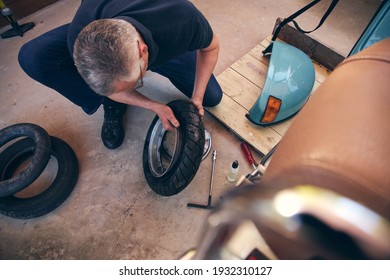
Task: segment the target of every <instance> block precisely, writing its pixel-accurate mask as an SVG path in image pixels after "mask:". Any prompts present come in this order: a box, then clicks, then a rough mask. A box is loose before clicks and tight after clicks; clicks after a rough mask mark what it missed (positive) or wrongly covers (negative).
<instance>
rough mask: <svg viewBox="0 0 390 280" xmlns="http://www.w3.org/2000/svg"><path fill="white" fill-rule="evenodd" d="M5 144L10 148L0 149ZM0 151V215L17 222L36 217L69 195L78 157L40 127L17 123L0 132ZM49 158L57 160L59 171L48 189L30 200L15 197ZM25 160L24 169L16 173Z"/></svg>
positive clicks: (72, 187)
mask: <svg viewBox="0 0 390 280" xmlns="http://www.w3.org/2000/svg"><path fill="white" fill-rule="evenodd" d="M21 137H23V138H22V139H20V140H17V141H14V142H13V143H11V141H12V140H15V139H18V138H21ZM6 144H9V145H8V146H7V147H6V148H4V149H3V150H2V149H1V148H2V147H3V146H5V145H6ZM0 151H1V153H0V213H1V214H3V215H6V216H9V217H13V218H19V219H32V218H37V217H40V216H43V215H45V214H47V213H49V212H51V211H53V210H54V209H56V208H57V207H58V206H60V205H61V204H62V203H63V202H64V201H65V200H66V199H67V198H68V197H69V195H70V194H71V193H72V191H73V189H74V187H75V185H76V182H77V179H78V161H77V157H76V155H75V153H74V151H73V150H72V148H71V147H70V146H69V145H68V144H67V143H66V142H64V141H63V140H61V139H59V138H57V137H54V136H50V135H49V134H48V133H47V132H46V131H45V130H44V129H43V128H41V127H40V126H38V125H36V124H31V123H20V124H15V125H12V126H9V127H6V128H4V129H2V130H0ZM51 157H55V158H56V160H57V163H58V170H57V174H56V176H55V179H54V180H53V181H52V183H51V184H50V186H49V187H47V188H46V189H45V190H44V191H43V192H41V193H39V194H38V195H35V196H33V197H27V198H20V197H18V196H15V194H17V193H18V192H20V191H22V190H24V189H26V188H27V187H29V186H30V185H31V184H32V183H33V182H35V181H36V179H37V178H38V177H39V176H40V175H41V174H42V173H43V171H44V170H45V169H46V167H47V165H48V163H49V160H50V158H51ZM27 159H28V160H29V161H28V164H27V166H26V167H25V168H24V169H23V170H21V171H18V169H19V168H20V166H21V164H22V163H23V162H26V160H27Z"/></svg>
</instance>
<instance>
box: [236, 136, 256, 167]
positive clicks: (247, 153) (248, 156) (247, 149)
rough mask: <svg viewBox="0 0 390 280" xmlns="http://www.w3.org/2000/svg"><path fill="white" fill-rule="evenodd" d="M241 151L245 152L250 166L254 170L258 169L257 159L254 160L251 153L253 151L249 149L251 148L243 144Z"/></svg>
mask: <svg viewBox="0 0 390 280" xmlns="http://www.w3.org/2000/svg"><path fill="white" fill-rule="evenodd" d="M240 146H241V150H242V151H243V152H244V155H245V158H246V160H247V161H248V162H249V164H252V166H253V168H254V169H257V166H256V164H255V159H254V158H253V155H252V153H251V150H250V149H249V146H248V144H247V143H245V142H241V145H240Z"/></svg>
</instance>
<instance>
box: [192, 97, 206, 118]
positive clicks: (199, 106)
mask: <svg viewBox="0 0 390 280" xmlns="http://www.w3.org/2000/svg"><path fill="white" fill-rule="evenodd" d="M191 102H192V104H194V106H195V108H196V110H197V111H198V114H199V116H201V117H202V118H203V117H204V109H203V105H202V100H200V99H195V98H193V99H191Z"/></svg>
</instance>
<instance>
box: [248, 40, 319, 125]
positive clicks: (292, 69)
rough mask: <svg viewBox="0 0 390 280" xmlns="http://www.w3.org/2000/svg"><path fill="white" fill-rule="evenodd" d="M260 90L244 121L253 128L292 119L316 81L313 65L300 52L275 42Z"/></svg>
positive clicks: (268, 51) (266, 52)
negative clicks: (253, 126)
mask: <svg viewBox="0 0 390 280" xmlns="http://www.w3.org/2000/svg"><path fill="white" fill-rule="evenodd" d="M271 52H272V54H271V58H270V62H269V67H268V71H267V76H266V80H265V83H264V87H263V90H262V92H261V94H260V96H259V97H258V99H257V101H256V102H255V104H254V105H253V106H252V108H251V109H250V110H249V112H248V114H246V117H247V118H248V120H250V121H251V122H252V123H254V124H256V125H261V126H265V125H270V124H274V123H277V122H280V121H283V120H285V119H287V118H289V117H291V116H293V115H295V114H296V113H297V112H298V111H299V110H300V109H301V108H302V106H303V105H304V104H305V103H306V101H307V100H308V98H309V96H310V93H311V91H312V89H313V85H314V80H315V71H314V65H313V63H312V61H311V60H310V58H309V57H308V56H307V55H306V54H305V53H304V52H302V51H301V50H299V49H297V48H295V47H293V46H291V45H288V44H285V43H282V42H279V41H274V42H272V43H271V45H269V46H268V47H267V49H266V50H265V52H264V54H265V55H268V54H270V53H271Z"/></svg>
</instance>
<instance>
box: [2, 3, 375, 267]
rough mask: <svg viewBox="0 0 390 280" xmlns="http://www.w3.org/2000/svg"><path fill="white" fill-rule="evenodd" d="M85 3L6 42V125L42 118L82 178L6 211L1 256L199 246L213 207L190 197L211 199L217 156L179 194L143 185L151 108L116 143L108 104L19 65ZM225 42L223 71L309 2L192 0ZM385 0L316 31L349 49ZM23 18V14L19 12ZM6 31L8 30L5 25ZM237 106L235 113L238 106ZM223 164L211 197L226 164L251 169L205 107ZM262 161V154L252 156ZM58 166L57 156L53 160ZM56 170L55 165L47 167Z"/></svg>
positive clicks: (151, 82) (148, 82)
mask: <svg viewBox="0 0 390 280" xmlns="http://www.w3.org/2000/svg"><path fill="white" fill-rule="evenodd" d="M79 2H80V1H78V0H62V1H59V2H57V3H55V4H53V5H51V6H49V7H47V8H45V9H43V10H41V11H38V12H36V13H35V14H33V15H31V16H29V17H27V18H24V19H19V22H20V23H24V22H28V21H34V22H35V23H36V27H35V28H34V29H33V30H30V31H28V32H27V33H26V34H25V35H24V36H23V37H15V38H10V39H2V40H0V128H3V127H6V126H9V125H12V124H15V123H21V122H32V123H36V124H38V125H40V126H42V127H43V128H45V129H46V130H47V131H48V132H49V134H51V135H54V136H57V137H59V138H61V139H63V140H65V141H66V142H67V143H68V144H70V145H71V146H72V148H73V149H74V151H75V152H76V154H77V157H78V160H79V165H80V175H79V179H78V182H77V185H76V187H75V190H74V191H73V193H72V194H71V196H70V197H69V198H68V199H67V200H66V201H65V203H64V204H62V205H61V206H60V207H59V208H57V209H56V210H55V211H53V212H51V213H49V214H48V215H46V216H43V217H40V218H36V219H32V220H18V219H13V218H9V217H6V216H0V259H177V258H179V257H180V256H181V255H182V254H183V253H184V252H185V251H186V250H188V249H190V248H192V247H195V246H196V244H197V242H198V238H199V233H200V230H201V228H202V224H203V221H204V219H205V218H206V217H207V215H208V214H209V212H208V211H207V210H198V209H189V208H187V203H188V202H195V203H201V204H206V203H207V196H208V187H209V182H210V174H211V154H210V155H209V156H208V157H207V158H206V159H205V160H204V161H203V162H202V163H201V166H200V168H199V171H198V173H197V174H196V176H195V178H194V180H193V181H192V182H191V184H190V185H189V186H188V187H187V188H186V189H185V190H184V191H183V192H181V193H179V194H178V195H176V196H172V197H161V196H158V195H157V194H155V193H154V192H153V191H152V190H151V189H150V188H149V187H148V185H147V184H146V182H145V179H144V176H143V170H142V164H141V155H142V150H143V145H144V140H145V136H146V133H147V129H148V127H149V124H150V122H151V121H152V119H153V118H154V115H153V113H152V112H149V111H146V110H143V109H139V108H133V107H132V108H129V109H128V111H127V114H126V121H125V126H126V137H125V141H124V143H123V145H122V146H121V147H120V148H118V149H116V150H108V149H106V148H105V147H104V146H103V145H102V143H101V140H100V129H101V124H102V119H103V110H102V109H99V111H98V112H97V113H96V114H94V115H93V116H87V115H86V114H84V113H83V112H82V111H81V110H80V109H79V108H78V107H76V106H74V105H73V104H71V103H70V102H68V101H67V100H66V99H65V98H63V97H62V96H61V95H59V94H58V93H56V92H54V91H53V90H51V89H48V88H46V87H44V86H43V85H41V84H38V83H37V82H35V81H33V80H31V79H30V78H29V77H28V76H27V75H26V74H24V72H23V71H22V70H21V69H20V68H19V66H18V63H17V54H18V50H19V48H20V47H21V46H22V44H23V43H25V42H27V41H28V40H30V39H32V38H34V37H36V36H39V35H40V34H42V33H44V32H46V31H48V30H50V29H52V28H54V27H56V26H59V25H61V24H64V23H67V22H69V21H70V20H71V19H72V16H73V15H74V13H75V11H76V9H77V7H78V5H79ZM192 2H193V3H194V4H195V5H196V6H197V7H198V8H199V9H200V10H201V11H202V12H203V13H204V14H205V15H206V17H207V18H208V19H209V21H210V23H211V25H212V26H213V29H214V31H215V33H216V34H217V35H218V36H219V38H220V41H221V51H220V58H219V62H218V65H217V67H216V69H215V74H216V75H218V74H219V73H221V72H222V71H223V70H224V69H226V68H227V67H228V66H229V65H231V64H232V63H233V62H234V61H236V60H237V59H239V58H240V57H241V56H242V55H244V54H245V53H247V52H248V51H249V50H250V49H252V48H253V47H254V46H255V45H256V44H258V43H259V42H260V41H262V40H263V39H264V38H266V37H267V36H269V35H270V34H271V32H272V28H273V26H274V23H275V20H276V18H277V17H287V16H289V15H290V14H292V13H294V12H295V11H296V10H298V9H299V8H300V7H302V6H304V5H305V4H307V3H308V2H310V1H308V0H307V1H302V0H294V1H291V0H290V1H288V0H281V1H270V0H242V1H233V0H214V1H206V0H195V1H192ZM329 2H330V1H322V2H321V3H320V4H319V5H317V6H316V7H315V8H313V9H311V10H310V11H308V12H307V13H306V14H304V15H303V16H301V17H300V18H299V22H300V23H301V26H302V27H303V28H306V29H310V28H313V27H314V26H316V24H317V23H318V21H319V19H320V17H321V16H322V14H323V13H324V12H325V10H326V8H327V5H328V4H329ZM379 3H380V1H379V0H376V1H374V0H372V1H368V0H359V1H353V0H344V1H340V3H339V4H338V6H337V7H336V9H335V10H334V12H333V13H332V14H331V16H330V17H329V19H328V20H327V21H326V22H325V24H324V26H323V27H321V28H320V29H319V30H318V31H316V32H315V33H313V34H312V35H311V36H312V37H314V38H316V39H317V40H319V41H321V42H322V43H324V44H326V45H328V46H330V47H332V48H333V49H335V50H336V51H338V52H339V53H341V54H343V55H347V54H348V52H349V51H350V49H351V48H352V46H353V44H354V42H355V41H356V40H357V38H358V37H359V35H360V34H361V32H362V31H363V29H364V28H365V26H366V25H367V23H368V22H369V20H370V19H371V17H372V15H373V14H374V12H375V10H376V8H377V7H378V5H379ZM15 16H17V15H15ZM6 29H7V28H3V29H2V31H4V30H6ZM143 93H144V94H146V95H147V96H149V97H151V98H154V99H156V100H160V101H161V102H168V101H170V100H173V99H178V98H182V95H181V94H180V92H178V91H177V90H176V89H175V88H174V87H173V86H172V85H171V84H170V83H169V82H168V81H167V80H166V79H164V78H161V77H159V76H157V75H155V74H151V73H150V74H148V75H147V76H146V77H145V87H144V89H143ZM232 113H234V112H232ZM204 123H205V126H206V128H207V130H208V131H209V132H210V133H211V135H212V149H213V150H216V151H217V153H218V158H217V161H216V169H215V178H214V192H213V203H215V202H217V200H219V199H220V197H221V196H222V195H223V194H224V193H225V192H226V191H228V190H229V189H232V188H233V187H234V184H232V183H230V182H228V181H227V179H226V171H227V169H228V167H229V164H230V163H231V162H232V161H233V160H235V159H237V160H238V161H239V162H240V163H241V170H240V175H242V174H247V173H248V172H249V171H250V170H251V166H249V165H248V164H247V163H246V162H245V159H244V157H243V155H242V152H241V150H240V141H239V139H238V138H237V137H235V136H234V135H233V134H232V133H230V132H229V130H228V129H227V128H226V127H224V126H223V125H222V124H220V123H219V122H218V121H216V120H215V119H214V118H213V117H212V116H211V115H208V114H206V116H205V119H204ZM254 156H255V158H256V160H260V159H261V156H260V155H259V154H255V155H254ZM51 164H52V165H55V162H54V163H51ZM47 173H50V172H47Z"/></svg>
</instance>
